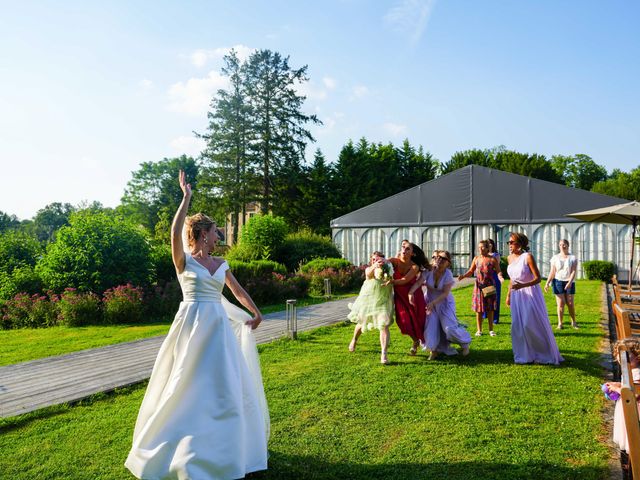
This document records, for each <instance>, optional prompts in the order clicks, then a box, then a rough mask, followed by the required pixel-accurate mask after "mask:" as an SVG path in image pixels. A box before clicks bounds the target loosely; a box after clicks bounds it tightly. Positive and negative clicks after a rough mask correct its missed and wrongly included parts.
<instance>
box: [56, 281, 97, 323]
mask: <svg viewBox="0 0 640 480" xmlns="http://www.w3.org/2000/svg"><path fill="white" fill-rule="evenodd" d="M58 307H59V312H60V313H59V315H58V320H59V322H60V323H61V324H62V325H66V326H68V327H81V326H83V325H89V324H90V323H94V324H95V323H101V320H102V311H101V308H100V298H99V297H98V296H97V295H96V294H95V293H81V292H78V291H77V290H76V289H75V288H66V289H65V290H64V292H63V293H62V295H60V301H59V302H58Z"/></svg>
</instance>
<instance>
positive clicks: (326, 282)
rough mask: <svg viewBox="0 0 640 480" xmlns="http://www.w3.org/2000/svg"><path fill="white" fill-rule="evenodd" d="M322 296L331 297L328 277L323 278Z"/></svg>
mask: <svg viewBox="0 0 640 480" xmlns="http://www.w3.org/2000/svg"><path fill="white" fill-rule="evenodd" d="M324 296H325V297H326V298H331V279H330V278H325V279H324Z"/></svg>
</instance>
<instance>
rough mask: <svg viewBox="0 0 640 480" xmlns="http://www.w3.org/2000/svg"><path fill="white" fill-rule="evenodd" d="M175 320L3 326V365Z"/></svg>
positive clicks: (139, 333)
mask: <svg viewBox="0 0 640 480" xmlns="http://www.w3.org/2000/svg"><path fill="white" fill-rule="evenodd" d="M347 296H349V295H337V296H334V297H333V299H334V300H336V299H339V298H344V297H347ZM325 301H326V299H325V298H323V297H308V298H303V299H300V300H298V306H299V307H304V306H307V305H314V304H317V303H322V302H325ZM284 309H285V304H284V303H279V304H275V305H268V306H264V307H261V308H260V310H261V311H262V313H263V314H267V313H271V312H278V311H282V310H284ZM172 320H173V319H169V320H166V321H157V322H147V323H142V324H137V325H90V326H86V327H51V328H38V329H31V328H21V329H17V330H0V366H3V365H11V364H13V363H19V362H26V361H28V360H35V359H38V358H43V357H49V356H52V355H63V354H65V353H71V352H76V351H78V350H84V349H87V348H96V347H104V346H105V345H112V344H115V343H121V342H131V341H133V340H140V339H142V338H147V337H154V336H156V335H164V334H165V333H167V332H168V331H169V327H170V326H171V321H172Z"/></svg>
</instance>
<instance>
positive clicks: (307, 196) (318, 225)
mask: <svg viewBox="0 0 640 480" xmlns="http://www.w3.org/2000/svg"><path fill="white" fill-rule="evenodd" d="M332 174H333V169H332V167H331V165H327V163H326V160H325V157H324V155H323V154H322V151H321V150H320V149H317V150H316V152H315V156H314V159H313V165H311V166H310V167H309V168H308V169H307V180H306V182H304V183H303V184H302V185H301V187H300V189H301V191H302V204H303V205H304V208H305V214H306V215H305V218H306V220H305V223H306V226H307V227H309V228H310V229H311V230H312V231H313V232H315V233H320V234H322V235H328V234H329V233H331V228H329V223H330V222H331V219H332V218H333V216H332V215H333V213H334V212H335V209H336V206H335V202H336V201H337V198H336V195H335V192H334V189H333V185H332Z"/></svg>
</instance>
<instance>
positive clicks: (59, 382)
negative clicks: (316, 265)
mask: <svg viewBox="0 0 640 480" xmlns="http://www.w3.org/2000/svg"><path fill="white" fill-rule="evenodd" d="M353 300H354V298H347V299H343V300H336V301H331V302H327V303H322V304H318V305H311V306H309V307H303V308H298V311H297V313H298V315H297V316H298V331H305V330H311V329H313V328H317V327H320V326H323V325H331V324H334V323H338V322H340V321H342V320H345V319H346V317H347V313H348V311H349V310H348V308H347V304H348V303H349V302H353ZM286 327H287V324H286V317H285V312H276V313H271V314H268V315H265V321H264V322H263V323H262V324H261V325H260V327H258V329H257V330H256V332H255V333H256V341H257V342H258V343H268V342H270V341H272V340H275V339H277V338H281V337H282V336H283V335H285V334H286ZM164 337H165V336H164V335H162V336H159V337H152V338H145V339H143V340H136V341H134V342H126V343H119V344H116V345H109V346H106V347H101V348H92V349H89V350H82V351H79V352H74V353H70V354H67V355H59V356H55V357H48V358H42V359H39V360H32V361H30V362H24V363H18V364H15V365H8V366H5V367H0V418H4V417H12V416H14V415H19V414H22V413H27V412H31V411H33V410H37V409H39V408H43V407H47V406H50V405H56V404H59V403H64V402H72V401H76V400H80V399H82V398H86V397H88V396H90V395H93V394H95V393H98V392H105V391H109V390H113V389H115V388H117V387H123V386H126V385H131V384H134V383H138V382H141V381H143V380H146V379H147V378H149V376H150V375H151V369H152V368H153V363H154V361H155V358H156V355H157V354H158V349H159V348H160V345H161V344H162V341H163V340H164Z"/></svg>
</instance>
